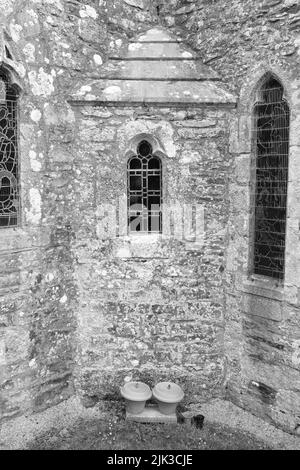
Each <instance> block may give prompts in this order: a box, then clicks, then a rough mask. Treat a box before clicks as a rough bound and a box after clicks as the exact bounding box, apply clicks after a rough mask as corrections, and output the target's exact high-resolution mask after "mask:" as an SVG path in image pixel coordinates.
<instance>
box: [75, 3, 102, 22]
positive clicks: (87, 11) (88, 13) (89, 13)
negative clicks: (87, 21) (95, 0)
mask: <svg viewBox="0 0 300 470" xmlns="http://www.w3.org/2000/svg"><path fill="white" fill-rule="evenodd" d="M79 15H80V16H81V18H88V17H90V18H93V19H94V20H95V19H96V18H97V17H98V14H97V12H96V10H95V8H93V7H91V6H90V5H85V8H84V9H82V10H80V11H79Z"/></svg>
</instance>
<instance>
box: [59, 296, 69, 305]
mask: <svg viewBox="0 0 300 470" xmlns="http://www.w3.org/2000/svg"><path fill="white" fill-rule="evenodd" d="M67 300H68V297H67V296H66V294H65V295H63V296H62V297H61V298H60V299H59V302H60V303H61V304H65V303H66V302H67Z"/></svg>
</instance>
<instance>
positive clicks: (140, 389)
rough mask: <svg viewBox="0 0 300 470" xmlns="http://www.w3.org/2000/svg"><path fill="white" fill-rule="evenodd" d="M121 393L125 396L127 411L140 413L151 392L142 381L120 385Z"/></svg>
mask: <svg viewBox="0 0 300 470" xmlns="http://www.w3.org/2000/svg"><path fill="white" fill-rule="evenodd" d="M121 395H122V397H123V398H125V402H126V410H127V412H128V413H132V414H140V413H142V411H143V409H144V408H145V404H146V401H147V400H149V398H151V396H152V393H151V390H150V388H149V387H148V385H146V384H144V383H143V382H128V383H126V384H125V385H123V387H121Z"/></svg>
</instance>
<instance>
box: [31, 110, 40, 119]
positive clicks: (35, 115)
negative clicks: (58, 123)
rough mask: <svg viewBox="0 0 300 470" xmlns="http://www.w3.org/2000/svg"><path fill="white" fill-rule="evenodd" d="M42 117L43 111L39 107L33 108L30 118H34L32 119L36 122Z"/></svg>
mask: <svg viewBox="0 0 300 470" xmlns="http://www.w3.org/2000/svg"><path fill="white" fill-rule="evenodd" d="M41 117H42V113H41V111H40V110H39V109H33V110H32V111H31V113H30V118H31V119H32V121H34V122H39V120H40V119H41Z"/></svg>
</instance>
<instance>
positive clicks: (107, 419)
mask: <svg viewBox="0 0 300 470" xmlns="http://www.w3.org/2000/svg"><path fill="white" fill-rule="evenodd" d="M194 410H195V412H197V413H201V414H203V415H204V416H205V420H204V426H203V428H202V429H197V428H195V427H194V426H192V425H190V424H173V425H172V424H164V425H163V424H142V423H133V422H127V421H125V419H124V406H123V403H121V402H111V403H107V404H106V408H103V406H102V409H100V408H97V407H95V408H89V409H86V408H84V407H83V406H82V405H81V404H80V402H79V400H78V399H77V398H72V399H70V400H68V401H66V402H63V403H60V404H59V405H57V406H56V407H53V408H51V409H49V410H46V411H44V412H42V413H39V414H36V415H31V416H28V417H21V418H17V419H16V420H14V421H11V422H8V423H5V424H4V425H3V426H2V428H1V429H0V449H34V450H37V449H78V450H79V449H91V450H92V449H98V450H101V449H130V450H142V449H151V450H152V449H157V450H163V449H166V450H169V449H182V450H183V449H189V450H191V449H210V450H213V449H221V450H222V449H224V450H225V449H236V450H237V449H245V450H246V449H300V438H299V437H298V436H293V435H290V434H287V433H285V432H283V431H281V430H279V429H277V428H274V427H273V426H271V425H270V424H267V423H266V422H264V421H262V420H260V419H259V418H256V417H254V416H253V415H251V414H250V413H247V412H245V411H243V410H241V409H240V408H238V407H236V406H235V405H233V404H232V403H230V402H225V401H223V400H218V399H217V400H212V401H210V402H208V403H206V404H203V405H201V406H198V407H194Z"/></svg>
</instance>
